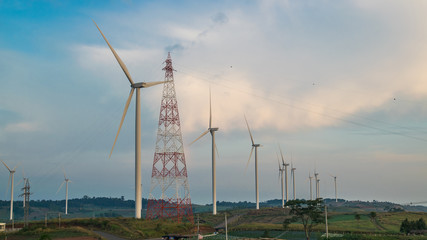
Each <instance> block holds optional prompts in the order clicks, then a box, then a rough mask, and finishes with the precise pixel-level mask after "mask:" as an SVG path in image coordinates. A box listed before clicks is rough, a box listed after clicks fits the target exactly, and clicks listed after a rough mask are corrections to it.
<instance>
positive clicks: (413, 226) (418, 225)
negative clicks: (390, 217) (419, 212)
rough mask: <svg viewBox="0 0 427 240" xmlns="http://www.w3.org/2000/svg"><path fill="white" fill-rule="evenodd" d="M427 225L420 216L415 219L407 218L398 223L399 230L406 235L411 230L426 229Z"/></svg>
mask: <svg viewBox="0 0 427 240" xmlns="http://www.w3.org/2000/svg"><path fill="white" fill-rule="evenodd" d="M426 229H427V226H426V223H425V222H424V219H422V218H420V219H418V220H417V221H409V220H408V219H407V218H406V219H405V220H403V222H402V223H401V224H400V232H402V233H405V234H406V235H408V234H409V233H410V232H411V231H413V230H415V231H416V230H426Z"/></svg>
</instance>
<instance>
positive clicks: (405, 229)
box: [400, 218, 411, 235]
mask: <svg viewBox="0 0 427 240" xmlns="http://www.w3.org/2000/svg"><path fill="white" fill-rule="evenodd" d="M410 231H411V223H410V222H409V220H408V218H406V219H405V220H403V222H402V223H401V224H400V232H402V233H405V234H406V235H408V233H409V232H410Z"/></svg>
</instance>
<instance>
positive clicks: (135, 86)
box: [130, 82, 146, 88]
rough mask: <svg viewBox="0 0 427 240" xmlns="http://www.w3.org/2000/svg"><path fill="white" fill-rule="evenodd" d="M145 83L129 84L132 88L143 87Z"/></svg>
mask: <svg viewBox="0 0 427 240" xmlns="http://www.w3.org/2000/svg"><path fill="white" fill-rule="evenodd" d="M145 85H146V83H145V82H139V83H134V84H131V85H130V86H131V87H132V88H145Z"/></svg>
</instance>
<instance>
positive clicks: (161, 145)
mask: <svg viewBox="0 0 427 240" xmlns="http://www.w3.org/2000/svg"><path fill="white" fill-rule="evenodd" d="M165 63H166V66H165V67H164V68H163V70H164V71H165V81H166V82H165V83H164V85H163V97H162V102H161V106H160V117H159V128H158V129H157V141H156V152H155V153H154V161H153V172H152V174H151V188H150V194H149V196H148V203H147V219H154V218H172V219H174V220H177V221H182V220H188V221H190V222H193V210H192V206H191V199H190V189H189V186H188V177H187V167H186V164H185V155H184V144H183V142H182V135H181V124H180V120H179V113H178V102H177V100H176V93H175V82H174V79H173V71H174V69H173V67H172V59H171V56H170V53H169V54H168V58H167V59H166V61H165Z"/></svg>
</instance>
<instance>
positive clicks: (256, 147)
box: [245, 116, 262, 210]
mask: <svg viewBox="0 0 427 240" xmlns="http://www.w3.org/2000/svg"><path fill="white" fill-rule="evenodd" d="M245 122H246V126H248V131H249V136H251V141H252V149H251V154H250V155H249V159H248V163H247V164H246V168H248V164H249V162H250V161H251V158H252V153H253V151H254V148H255V195H256V209H257V210H258V209H259V191H258V147H262V145H261V144H255V142H254V138H253V137H252V133H251V129H250V128H249V124H248V120H247V119H246V116H245Z"/></svg>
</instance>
